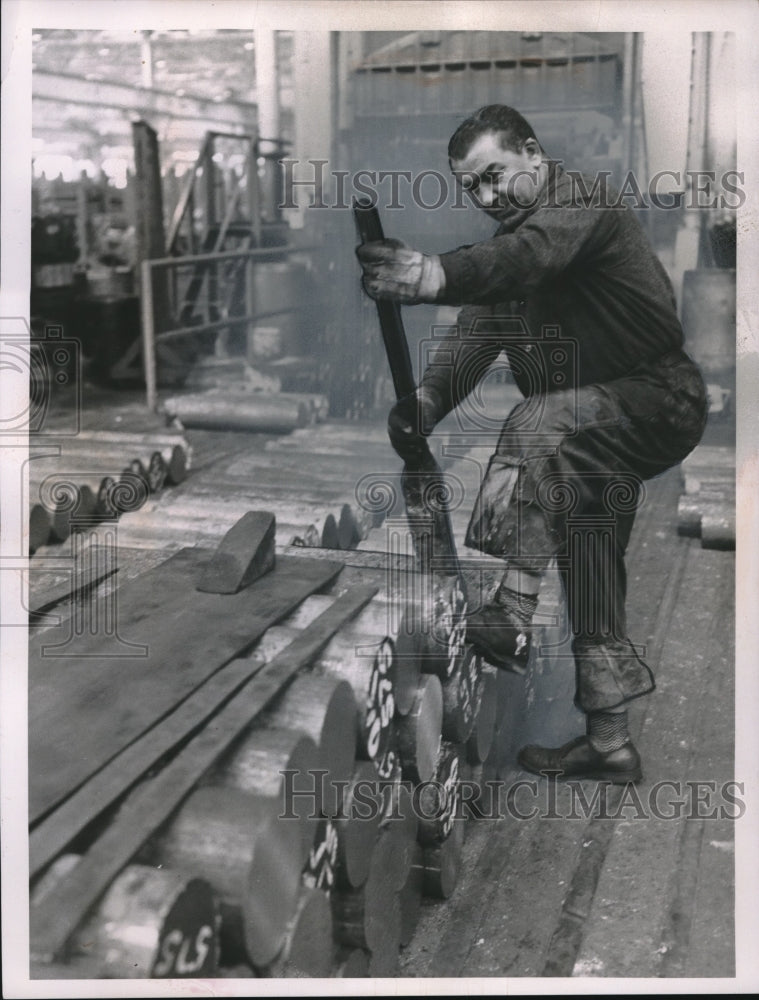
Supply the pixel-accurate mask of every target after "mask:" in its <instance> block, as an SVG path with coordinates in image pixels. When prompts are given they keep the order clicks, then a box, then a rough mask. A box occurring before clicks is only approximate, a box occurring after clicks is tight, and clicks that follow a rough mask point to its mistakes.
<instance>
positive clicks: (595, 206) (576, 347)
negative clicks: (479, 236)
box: [422, 161, 683, 409]
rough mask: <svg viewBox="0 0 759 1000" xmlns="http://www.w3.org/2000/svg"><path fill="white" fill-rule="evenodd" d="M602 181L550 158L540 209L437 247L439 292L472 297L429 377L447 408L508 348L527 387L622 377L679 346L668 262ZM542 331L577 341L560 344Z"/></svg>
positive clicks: (450, 299)
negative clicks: (491, 231)
mask: <svg viewBox="0 0 759 1000" xmlns="http://www.w3.org/2000/svg"><path fill="white" fill-rule="evenodd" d="M596 183H597V186H596V188H595V189H594V187H593V179H592V178H590V177H585V178H582V184H580V183H578V180H577V175H573V176H570V175H569V174H568V173H566V172H565V171H564V170H562V168H561V167H560V166H559V165H558V164H557V163H554V162H552V161H549V164H548V178H547V181H546V183H545V185H544V187H543V190H542V192H541V194H540V195H539V197H538V199H537V204H536V205H535V206H534V207H532V208H531V209H529V210H524V211H522V212H521V214H520V215H519V216H518V217H516V218H515V219H511V220H510V221H508V222H505V223H503V224H502V225H501V226H500V228H499V229H498V231H497V232H496V234H495V236H493V238H492V239H489V240H485V241H483V242H482V243H477V244H474V245H473V246H465V247H460V248H459V249H458V250H453V251H451V252H450V253H445V254H442V255H441V257H440V259H441V262H442V265H443V269H444V270H445V276H446V287H445V291H444V293H443V294H442V295H441V296H440V298H439V299H438V301H439V302H441V303H448V304H451V305H464V306H465V307H466V308H464V309H462V310H461V312H460V313H459V317H458V326H457V328H454V329H453V330H452V331H451V333H450V334H449V335H448V337H447V338H446V339H445V340H444V341H443V342H442V343H441V346H440V349H438V351H437V352H436V355H435V356H434V357H433V358H432V362H431V364H430V367H429V368H428V369H427V371H426V372H425V374H424V376H423V380H422V381H423V384H425V385H427V386H429V387H431V388H434V389H435V390H436V391H437V392H438V394H439V395H440V396H441V397H442V400H443V401H444V404H445V406H446V409H450V408H452V407H453V406H455V405H457V404H458V403H459V402H460V401H461V399H462V398H464V396H465V395H466V394H467V393H468V392H469V391H471V389H472V388H473V387H474V384H476V382H477V381H478V380H479V379H480V378H482V377H483V376H484V374H485V372H486V371H487V367H488V364H489V362H491V361H493V360H495V358H496V357H497V355H498V354H499V353H500V351H501V350H503V349H505V350H506V352H507V355H508V356H509V362H510V365H511V368H512V371H513V373H514V377H515V379H516V381H517V384H518V385H519V387H520V389H521V390H522V392H523V393H524V394H525V395H531V394H533V393H535V392H546V391H551V390H552V389H554V388H564V389H565V388H568V387H570V386H573V385H586V384H588V383H593V382H606V381H610V380H612V379H615V378H620V377H622V376H625V375H628V374H630V373H632V372H634V371H635V370H636V369H638V368H639V367H640V366H641V365H643V364H645V363H646V362H647V361H651V360H653V359H655V358H658V357H661V356H662V355H664V354H667V353H669V352H671V351H674V350H677V349H678V348H680V347H682V343H683V333H682V328H681V326H680V322H679V320H678V317H677V307H676V303H675V297H674V294H673V291H672V286H671V284H670V281H669V278H668V277H667V274H666V272H665V270H664V268H663V267H662V265H661V263H660V261H659V259H658V258H657V256H656V254H655V253H654V251H653V250H652V248H651V246H650V244H649V242H648V240H647V239H646V236H645V234H644V233H643V230H642V228H641V226H640V224H639V223H638V221H637V219H636V218H635V217H634V215H633V213H632V211H630V209H629V208H627V207H625V206H624V205H623V204H621V203H619V196H618V193H617V192H616V191H615V190H614V189H613V188H612V187H611V186H610V185H609V184H608V183H606V182H605V181H604V180H603V179H601V181H600V184H599V183H598V182H596ZM546 328H549V329H548V330H547V331H546ZM546 333H547V334H548V337H549V338H554V337H556V336H558V337H559V338H560V339H561V340H564V341H567V342H568V343H569V346H570V348H571V349H570V350H569V351H564V352H562V351H559V352H556V351H555V346H556V340H555V339H547V338H546ZM525 351H526V352H531V353H529V356H528V354H525V353H524V352H525ZM520 355H521V360H520ZM553 358H559V361H560V364H559V367H560V368H561V372H560V373H559V372H557V371H556V366H555V365H554V364H553V361H552V359H553ZM567 358H568V360H567ZM470 373H474V374H470Z"/></svg>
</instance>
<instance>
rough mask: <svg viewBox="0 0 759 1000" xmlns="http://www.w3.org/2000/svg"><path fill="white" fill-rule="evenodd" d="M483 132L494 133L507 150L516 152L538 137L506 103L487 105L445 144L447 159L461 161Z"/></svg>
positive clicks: (523, 119)
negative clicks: (446, 145) (528, 141)
mask: <svg viewBox="0 0 759 1000" xmlns="http://www.w3.org/2000/svg"><path fill="white" fill-rule="evenodd" d="M486 132H497V133H498V136H499V138H500V140H501V142H502V144H503V145H504V147H505V148H507V149H512V150H513V151H514V152H515V153H519V152H521V150H522V147H523V146H524V144H525V143H526V142H527V140H528V139H535V141H536V142H537V137H536V135H535V133H534V132H533V130H532V125H530V123H529V122H528V121H527V119H526V118H523V117H522V116H521V115H520V114H519V112H518V111H515V110H514V108H510V107H509V106H508V105H507V104H488V105H487V106H486V107H484V108H480V109H479V111H475V113H474V114H473V115H471V117H469V118H467V119H466V121H463V122H462V123H461V124H460V125H459V127H458V128H457V129H456V131H455V132H454V133H453V135H452V136H451V140H450V142H449V143H448V159H449V160H460V159H462V158H463V157H464V156H466V154H467V152H468V151H469V149H470V147H471V146H472V144H473V143H474V141H475V140H476V139H479V137H480V136H481V135H485V133H486Z"/></svg>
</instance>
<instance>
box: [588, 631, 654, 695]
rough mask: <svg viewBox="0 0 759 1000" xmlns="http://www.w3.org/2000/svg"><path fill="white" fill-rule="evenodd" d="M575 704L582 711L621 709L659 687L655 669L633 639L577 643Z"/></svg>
mask: <svg viewBox="0 0 759 1000" xmlns="http://www.w3.org/2000/svg"><path fill="white" fill-rule="evenodd" d="M574 654H575V671H576V690H575V705H576V706H577V707H578V708H579V709H580V711H582V712H596V711H600V710H604V709H607V710H608V709H612V708H617V707H618V706H619V705H623V704H624V703H625V702H628V701H632V700H633V699H635V698H640V697H641V696H642V695H644V694H650V693H651V691H653V690H654V689H655V687H656V682H655V680H654V675H653V673H652V672H651V668H650V667H649V666H648V665H647V664H646V663H644V662H643V660H641V658H640V657H639V656H638V655H637V653H636V652H635V649H634V647H633V645H632V643H631V642H629V640H612V641H606V642H599V643H595V642H583V641H578V640H575V643H574Z"/></svg>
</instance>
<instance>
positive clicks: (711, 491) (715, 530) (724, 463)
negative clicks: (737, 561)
mask: <svg viewBox="0 0 759 1000" xmlns="http://www.w3.org/2000/svg"><path fill="white" fill-rule="evenodd" d="M682 477H683V493H682V495H681V496H680V499H679V501H678V505H677V530H678V532H679V534H681V535H689V536H692V537H696V538H699V537H700V539H701V547H702V548H704V549H734V548H735V448H734V447H726V446H718V445H699V447H698V448H696V449H695V451H693V452H692V453H691V454H690V455H689V456H688V457H687V458H686V459H685V461H684V462H683V463H682Z"/></svg>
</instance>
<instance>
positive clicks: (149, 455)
mask: <svg viewBox="0 0 759 1000" xmlns="http://www.w3.org/2000/svg"><path fill="white" fill-rule="evenodd" d="M34 444H35V453H33V455H32V460H31V461H30V462H29V550H30V553H34V552H36V551H38V550H39V549H41V548H42V547H43V546H46V545H59V544H61V543H62V542H65V541H66V539H68V537H69V536H70V534H71V532H72V531H76V530H77V529H78V528H80V527H81V526H82V525H86V526H87V527H89V526H91V525H92V524H93V523H95V522H97V521H98V520H103V521H105V520H114V519H116V518H119V517H120V516H121V515H122V514H124V513H127V512H130V511H135V510H138V509H139V508H140V507H141V506H143V504H144V503H145V502H146V501H147V500H148V498H149V497H151V496H153V497H154V496H158V495H160V494H161V493H162V492H163V490H164V488H165V487H167V486H176V485H178V484H179V483H182V482H183V481H184V480H185V478H186V476H187V472H188V469H189V468H190V464H191V456H192V451H191V448H190V446H189V444H188V442H187V440H186V438H185V437H183V436H182V435H181V434H177V433H170V432H165V433H156V432H150V433H146V434H130V433H124V432H120V431H91V430H89V431H88V430H82V431H79V432H78V434H77V435H76V436H72V437H70V438H60V439H53V438H50V439H46V438H44V437H38V438H36V439H35V442H34ZM48 449H49V450H48Z"/></svg>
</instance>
